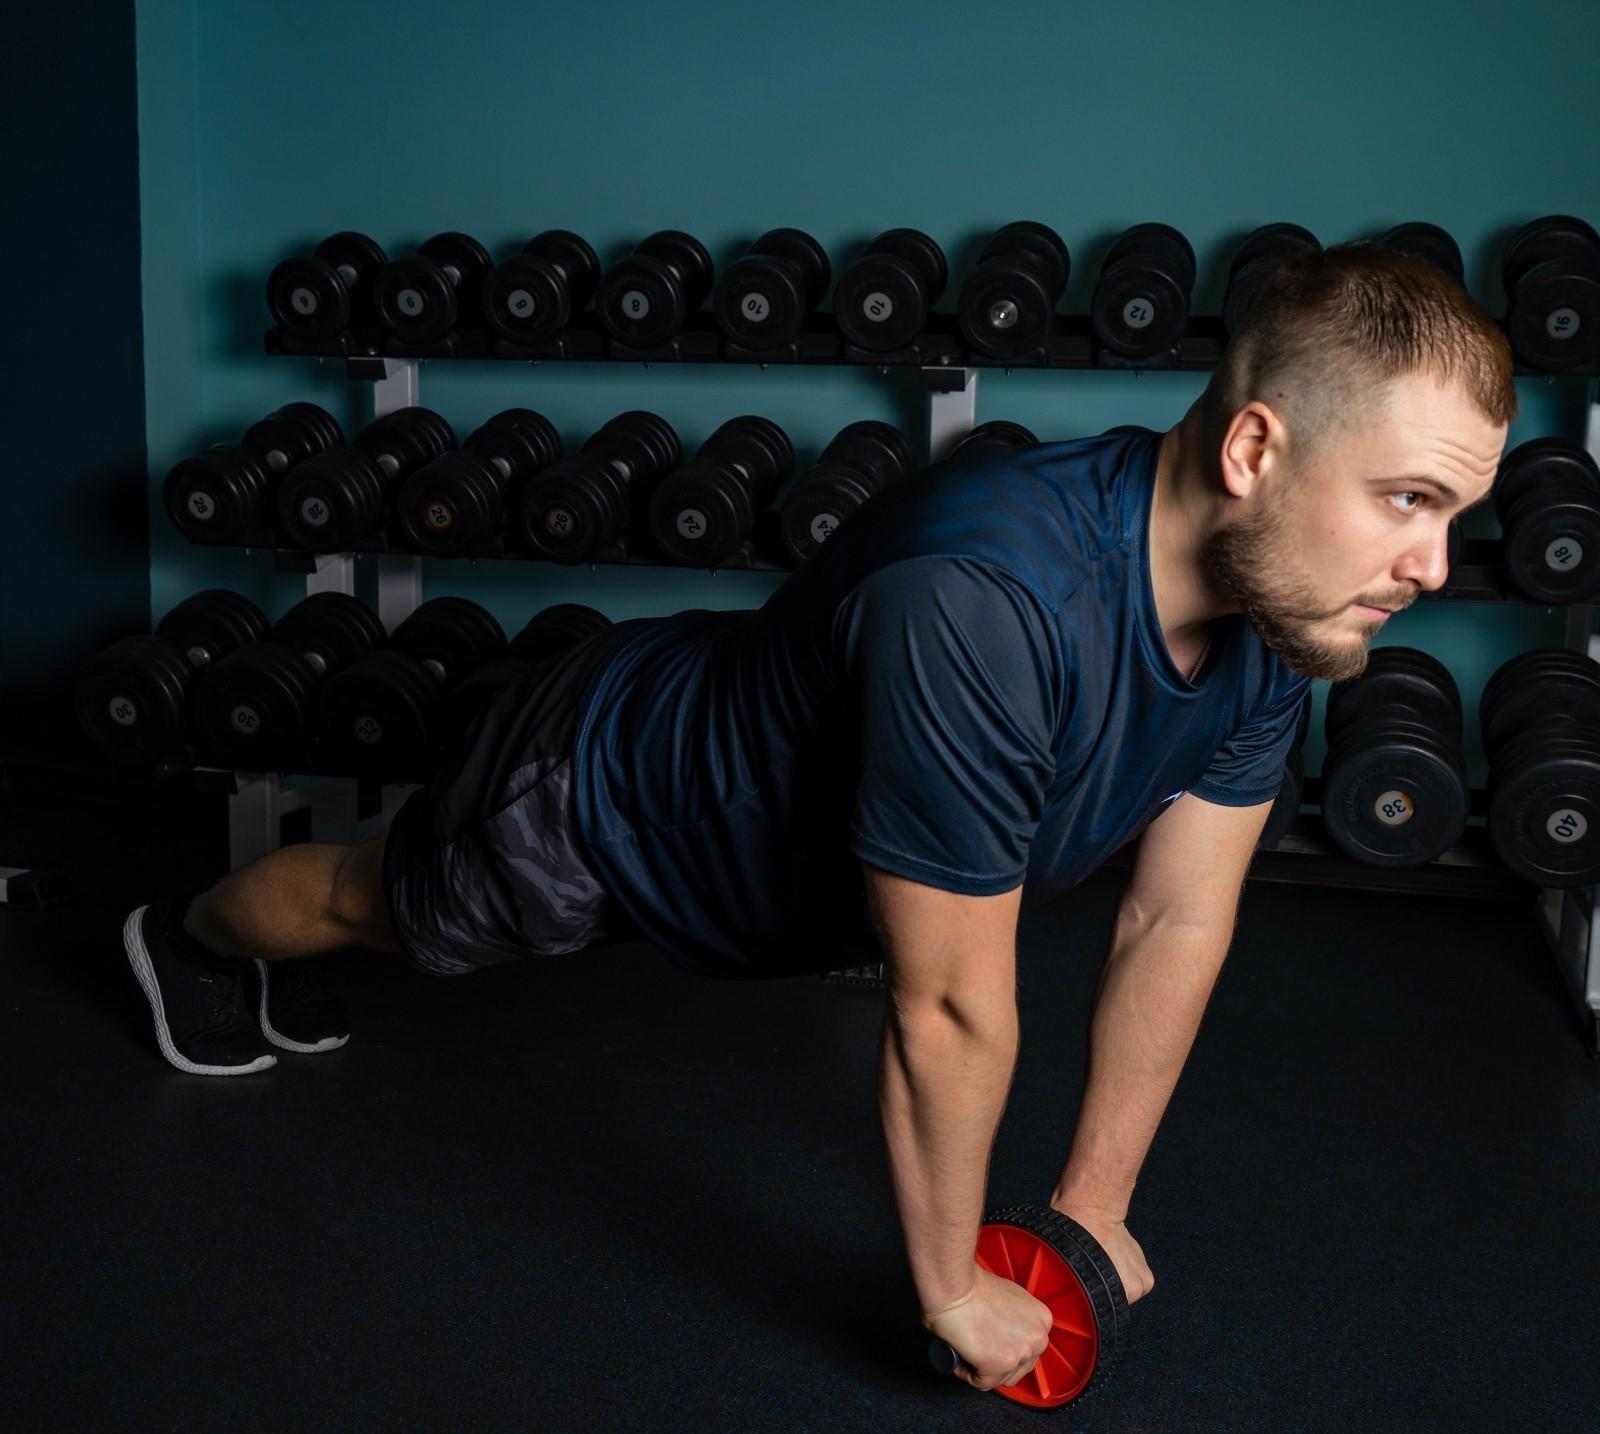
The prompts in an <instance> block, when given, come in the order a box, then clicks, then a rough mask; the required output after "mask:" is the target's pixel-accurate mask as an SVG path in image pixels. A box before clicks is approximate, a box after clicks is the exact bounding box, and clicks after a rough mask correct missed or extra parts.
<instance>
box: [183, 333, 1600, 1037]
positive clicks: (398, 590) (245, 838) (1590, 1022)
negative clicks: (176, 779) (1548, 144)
mask: <svg viewBox="0 0 1600 1434" xmlns="http://www.w3.org/2000/svg"><path fill="white" fill-rule="evenodd" d="M269 350H271V351H276V352H279V353H286V352H289V351H288V350H286V349H282V348H275V347H274V346H273V345H272V344H271V342H270V339H269ZM319 357H326V355H319ZM484 357H487V355H485V356H484ZM342 361H343V363H344V364H345V367H346V370H347V372H348V374H349V376H350V377H351V378H355V379H361V380H366V381H369V382H371V384H372V410H373V411H372V416H373V418H381V417H382V416H383V415H385V414H387V413H391V412H393V411H394V410H396V409H399V408H405V407H410V406H414V405H416V404H417V403H418V402H419V401H420V400H419V390H420V372H419V371H420V365H421V364H422V363H423V362H426V359H425V358H420V357H388V356H383V355H378V354H347V355H344V356H343V358H342ZM824 361H826V360H824ZM1184 366H1186V367H1187V366H1189V365H1188V364H1185V365H1184ZM1194 366H1195V367H1202V366H1204V365H1203V364H1201V363H1194ZM980 372H981V369H979V368H976V367H956V366H938V365H930V366H924V367H922V368H921V369H920V370H919V373H920V377H921V382H922V387H923V389H924V391H926V392H927V394H928V396H929V398H928V455H929V459H930V461H934V462H936V461H938V460H939V459H940V458H943V457H944V456H945V455H946V454H948V452H949V451H950V450H951V449H952V448H953V447H954V446H955V444H956V443H957V442H959V441H960V439H961V438H962V437H963V436H964V435H965V434H967V433H968V432H970V431H971V429H972V428H973V427H974V425H975V423H976V421H977V407H978V377H979V374H980ZM1586 413H1587V423H1586V433H1585V444H1586V446H1587V448H1588V449H1589V451H1590V452H1591V453H1593V454H1595V455H1596V456H1597V457H1600V392H1597V389H1596V381H1595V380H1592V379H1591V380H1590V381H1589V386H1588V401H1587V405H1586ZM1472 546H1473V545H1471V544H1469V545H1468V552H1467V554H1466V555H1465V558H1466V561H1464V562H1463V564H1462V568H1463V571H1462V572H1461V573H1460V574H1459V575H1458V576H1457V577H1456V579H1455V580H1453V581H1452V582H1451V584H1450V585H1449V586H1448V587H1447V589H1446V590H1445V591H1444V592H1443V593H1442V594H1440V595H1439V596H1442V597H1456V598H1462V599H1467V600H1472V599H1478V600H1485V599H1488V600H1493V599H1497V598H1499V597H1500V596H1501V593H1500V592H1499V590H1498V588H1499V585H1498V582H1497V581H1496V580H1495V579H1494V577H1493V576H1492V568H1493V565H1492V562H1491V561H1488V560H1482V561H1478V562H1474V561H1473V560H1472V559H1473V556H1474V555H1473V553H1472ZM276 556H277V561H278V564H279V566H280V568H287V569H290V570H294V571H300V572H304V573H305V575H306V592H307V594H308V595H310V594H312V593H318V592H330V591H332V592H344V593H349V594H351V595H353V596H354V595H356V587H357V575H358V570H357V567H356V557H357V556H358V555H357V554H356V553H354V552H347V553H334V554H309V553H297V552H289V551H285V550H282V549H280V550H277V555H276ZM360 556H362V557H366V558H368V559H369V560H370V562H371V563H372V564H373V566H372V568H371V569H370V570H369V572H370V579H369V589H370V587H373V586H375V589H376V592H375V594H374V593H371V592H370V590H369V593H364V594H361V595H362V596H364V597H366V599H367V600H368V601H369V602H370V603H372V605H373V606H374V607H375V609H376V611H377V613H378V616H379V618H380V620H381V621H382V622H383V625H384V628H385V630H387V631H391V632H392V631H393V630H394V628H395V627H396V626H397V625H398V624H399V623H400V622H402V621H404V620H405V618H406V617H408V616H409V615H410V614H411V613H412V612H413V611H415V610H416V608H417V607H418V606H419V604H420V603H421V601H422V591H421V589H422V573H421V558H420V557H418V556H415V555H411V554H391V553H386V552H376V553H362V554H360ZM752 566H756V567H766V566H767V565H766V564H761V563H757V564H753V565H752ZM774 571H782V569H776V568H775V569H774ZM1566 643H1567V645H1568V646H1569V647H1572V648H1574V649H1576V650H1577V651H1580V652H1585V653H1587V654H1588V655H1589V656H1590V657H1592V658H1594V659H1595V660H1597V661H1600V630H1597V619H1596V609H1595V608H1594V607H1589V606H1583V607H1572V608H1570V609H1569V610H1568V621H1567V634H1566ZM195 775H196V780H197V785H200V786H202V787H203V788H206V789H210V790H221V791H224V792H226V793H227V795H228V830H229V861H230V867H231V868H232V869H235V870H236V869H238V868H239V867H240V866H243V865H246V864H248V863H249V862H251V861H254V860H256V859H257V858H258V857H260V856H262V855H264V854H265V853H267V852H268V851H272V850H274V849H276V847H277V846H278V845H279V844H280V842H281V839H282V836H281V832H282V828H281V823H282V820H283V818H284V817H286V816H288V815H290V814H291V813H294V812H298V811H301V810H303V809H305V808H307V807H309V808H310V813H309V815H310V827H311V839H312V840H313V841H331V842H341V843H349V842H353V841H356V840H360V839H362V838H363V837H366V836H370V835H374V834H375V833H376V831H378V830H381V829H382V827H383V826H384V825H386V824H387V822H388V821H389V820H390V819H391V818H392V817H393V815H394V813H395V812H396V811H397V810H398V809H399V807H400V804H401V803H402V802H403V801H404V800H405V798H406V796H408V795H409V794H410V792H411V791H412V790H414V786H413V785H411V784H404V783H396V784H386V785H384V786H382V787H381V788H380V789H379V795H378V797H377V800H376V801H375V802H374V801H370V800H367V801H363V800H362V797H363V795H364V791H363V788H364V786H365V784H358V783H357V782H356V781H355V780H354V779H352V778H345V777H317V776H307V777H300V778H296V782H297V785H296V786H295V787H293V788H288V789H286V788H285V787H284V786H283V784H282V779H281V777H280V776H279V775H278V774H276V773H240V772H230V771H226V770H222V769H218V768H197V769H196V770H195ZM1314 791H1315V783H1314V782H1308V799H1314ZM369 808H370V809H369ZM1467 836H1468V840H1467V841H1465V842H1464V843H1463V845H1462V846H1460V847H1458V848H1455V849H1452V851H1450V852H1446V853H1445V854H1444V856H1443V857H1441V858H1440V859H1439V861H1438V862H1435V863H1429V864H1428V866H1427V867H1424V868H1419V869H1416V870H1409V869H1403V870H1394V869H1386V868H1367V867H1358V866H1357V864H1355V863H1353V862H1351V861H1350V860H1349V859H1348V858H1344V857H1342V856H1340V855H1338V854H1336V853H1332V852H1331V850H1330V848H1329V846H1328V844H1327V843H1326V841H1324V840H1323V839H1322V838H1321V836H1320V834H1318V833H1316V832H1315V831H1314V829H1313V824H1312V823H1310V822H1308V821H1307V820H1306V819H1304V818H1300V819H1298V820H1297V822H1296V824H1295V825H1294V826H1293V827H1292V828H1291V830H1290V832H1289V833H1288V834H1287V835H1286V836H1285V838H1284V839H1283V840H1282V841H1281V842H1280V844H1279V847H1278V848H1277V850H1275V851H1271V852H1263V853H1260V854H1258V856H1257V858H1256V860H1255V861H1254V862H1253V863H1252V866H1251V870H1250V875H1251V876H1252V877H1255V878H1258V879H1264V880H1278V881H1294V882H1302V883H1303V882H1305V881H1308V880H1310V881H1314V882H1318V883H1319V884H1335V885H1344V886H1350V887H1359V888H1363V889H1378V890H1401V891H1417V892H1434V893H1440V892H1444V893H1453V894H1459V895H1462V896H1485V895H1505V894H1510V893H1514V892H1516V891H1517V890H1518V889H1519V888H1520V887H1521V883H1520V882H1518V881H1516V880H1515V879H1514V878H1511V877H1510V875H1509V873H1506V872H1504V870H1503V869H1502V868H1500V867H1499V864H1498V862H1497V861H1496V859H1495V858H1494V856H1493V854H1492V852H1491V851H1490V849H1489V847H1488V844H1487V841H1486V840H1484V839H1483V834H1482V833H1481V832H1478V831H1476V830H1474V829H1469V832H1468V834H1467ZM1131 860H1132V856H1131V854H1130V853H1128V852H1126V851H1124V852H1121V853H1118V855H1117V856H1116V857H1113V858H1112V860H1111V862H1110V863H1108V864H1110V865H1114V866H1118V865H1127V864H1129V863H1131ZM1536 913H1537V919H1538V922H1539V926H1540V929H1541V930H1542V931H1543V932H1544V933H1545V936H1546V938H1547V940H1548V941H1549V943H1550V947H1551V950H1552V953H1553V954H1554V956H1555V959H1556V964H1557V966H1558V968H1559V969H1560V971H1561V973H1562V976H1563V979H1564V980H1565V981H1566V983H1567V985H1568V986H1569V988H1570V989H1571V991H1572V993H1573V996H1574V998H1575V1000H1576V1002H1577V1004H1578V1007H1579V1018H1580V1021H1581V1022H1582V1023H1583V1025H1584V1031H1585V1041H1584V1043H1585V1048H1586V1050H1587V1051H1588V1052H1589V1054H1590V1055H1591V1056H1593V1057H1595V1058H1600V921H1597V920H1596V919H1595V910H1594V888H1593V887H1582V888H1566V889H1561V888H1546V889H1542V890H1539V891H1538V892H1537V895H1536ZM827 979H829V980H832V981H840V982H843V983H845V984H853V985H866V986H881V985H882V984H883V968H882V966H881V964H880V965H872V966H863V967H849V968H844V969H842V970H839V971H834V972H830V973H829V974H828V978H827Z"/></svg>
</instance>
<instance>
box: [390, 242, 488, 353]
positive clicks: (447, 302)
mask: <svg viewBox="0 0 1600 1434" xmlns="http://www.w3.org/2000/svg"><path fill="white" fill-rule="evenodd" d="M493 267H494V264H493V261H492V260H491V259H490V257H489V251H488V250H487V249H485V248H484V247H483V245H482V244H480V243H479V242H478V241H477V240H476V239H474V238H473V237H472V236H471V235H470V234H458V233H455V232H453V231H451V232H447V233H444V234H435V235H434V236H433V238H431V239H429V240H428V241H427V242H426V243H425V244H423V245H422V247H421V248H420V249H418V250H417V252H416V253H415V254H413V255H411V256H409V257H408V258H404V259H394V260H391V261H390V262H389V263H387V264H385V265H384V266H383V268H382V269H380V270H379V271H378V275H377V278H376V280H375V281H374V283H373V293H374V298H375V302H376V305H377V311H378V318H379V320H380V321H381V322H382V324H383V326H384V328H386V329H388V331H389V332H390V333H391V334H393V335H394V337H395V338H396V339H398V340H400V341H401V342H402V343H406V344H436V343H438V342H439V341H440V340H442V339H444V338H446V337H448V336H449V334H450V333H451V332H452V331H453V330H455V329H456V328H457V327H459V326H460V325H461V324H462V323H463V322H465V321H469V320H473V319H476V318H477V316H478V315H479V314H480V313H481V312H482V306H483V297H482V291H483V281H484V280H485V279H486V278H487V277H488V275H489V271H490V270H491V269H492V268H493Z"/></svg>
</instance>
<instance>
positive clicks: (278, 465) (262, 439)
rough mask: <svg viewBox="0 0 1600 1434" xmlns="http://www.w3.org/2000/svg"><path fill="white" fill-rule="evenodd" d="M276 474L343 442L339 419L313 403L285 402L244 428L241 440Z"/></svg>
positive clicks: (284, 471) (286, 470)
mask: <svg viewBox="0 0 1600 1434" xmlns="http://www.w3.org/2000/svg"><path fill="white" fill-rule="evenodd" d="M241 441H242V442H243V444H244V446H245V447H246V448H248V449H249V450H250V451H251V452H252V453H258V454H260V455H261V458H262V460H263V461H264V462H265V463H266V465H267V469H268V471H269V472H271V473H272V474H273V475H274V476H276V475H278V474H282V473H286V472H288V471H289V469H291V468H293V467H294V465H295V464H296V463H303V462H304V461H305V460H306V459H307V458H311V457H313V456H314V455H316V454H318V453H326V452H327V451H328V449H330V448H338V447H340V446H341V445H342V444H343V443H344V431H343V430H342V429H341V428H340V427H339V421H338V420H337V419H336V418H335V417H334V416H333V415H332V414H331V413H329V412H328V410H327V409H325V408H321V407H319V406H318V405H317V404H314V403H286V404H284V405H283V407H282V408H279V409H275V410H274V411H273V412H271V413H269V414H268V415H267V416H266V417H265V418H263V419H259V420H258V421H257V422H255V423H252V424H251V425H250V427H249V428H247V429H245V432H244V438H243V439H242V440H241Z"/></svg>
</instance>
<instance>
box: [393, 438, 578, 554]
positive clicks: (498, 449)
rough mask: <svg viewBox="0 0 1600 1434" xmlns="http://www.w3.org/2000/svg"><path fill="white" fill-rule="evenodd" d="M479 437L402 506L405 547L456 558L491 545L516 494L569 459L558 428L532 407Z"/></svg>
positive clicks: (449, 457) (407, 490) (410, 491)
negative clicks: (563, 454)
mask: <svg viewBox="0 0 1600 1434" xmlns="http://www.w3.org/2000/svg"><path fill="white" fill-rule="evenodd" d="M509 414H510V415H514V416H508V415H507V414H501V415H497V416H496V417H495V418H494V419H491V420H490V421H489V422H488V423H485V424H484V425H483V426H482V427H481V428H478V429H477V430H476V431H474V432H473V433H472V435H471V436H470V437H469V438H468V439H467V441H466V442H465V443H464V444H463V445H462V446H461V448H460V450H459V451H458V452H452V453H444V454H441V455H440V456H439V457H437V458H434V459H432V460H431V461H430V462H428V463H425V464H423V466H422V467H421V468H419V469H417V470H416V471H415V472H414V473H412V474H410V475H409V476H408V477H407V478H406V479H405V480H404V481H403V482H402V483H401V484H400V487H399V490H398V493H397V495H396V497H395V500H394V518H395V527H396V529H397V531H398V534H399V538H400V541H401V542H403V543H404V544H405V545H406V546H407V547H408V548H410V549H411V550H412V551H415V552H423V553H432V554H435V555H436V556H439V557H456V556H459V555H461V554H463V553H470V552H474V551H477V550H479V549H483V548H485V547H487V546H488V545H489V544H491V543H492V542H493V541H494V539H495V536H496V535H497V534H498V533H499V532H500V530H501V528H502V527H503V526H504V523H505V516H506V507H507V502H508V494H509V493H510V492H511V491H513V490H514V489H516V488H517V487H518V486H519V485H520V484H523V483H525V482H526V481H527V480H528V479H529V478H531V477H532V476H533V475H534V474H535V473H537V472H539V471H540V470H541V469H543V468H547V467H548V466H549V465H550V464H552V463H554V462H556V461H557V460H558V459H559V458H560V457H561V438H560V435H559V434H557V432H556V430H555V426H554V425H553V424H552V423H551V422H550V421H549V419H547V418H545V417H544V416H543V415H541V414H538V413H535V412H533V410H531V409H516V410H510V411H509Z"/></svg>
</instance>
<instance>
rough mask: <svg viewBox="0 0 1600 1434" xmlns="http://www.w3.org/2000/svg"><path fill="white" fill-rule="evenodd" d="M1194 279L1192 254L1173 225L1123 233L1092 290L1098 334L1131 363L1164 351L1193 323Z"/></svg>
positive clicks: (1092, 311)
mask: <svg viewBox="0 0 1600 1434" xmlns="http://www.w3.org/2000/svg"><path fill="white" fill-rule="evenodd" d="M1194 275H1195V262H1194V250H1193V248H1191V247H1190V244H1189V241H1188V240H1187V239H1186V238H1184V236H1183V235H1182V234H1181V233H1179V232H1178V230H1176V229H1174V228H1173V227H1172V226H1171V225H1169V224H1136V225H1135V226H1134V227H1133V228H1132V229H1128V230H1125V231H1124V232H1123V233H1122V234H1121V235H1119V236H1118V238H1117V240H1116V242H1115V243H1114V244H1113V245H1112V246H1111V248H1110V250H1109V251H1107V253H1106V257H1105V260H1104V262H1103V263H1102V264H1101V266H1100V278H1099V281H1098V282H1097V283H1096V284H1095V287H1094V297H1093V299H1092V301H1091V303H1090V314H1091V321H1092V323H1093V325H1094V331H1095V336H1096V337H1097V338H1098V339H1099V340H1100V342H1101V344H1102V345H1104V346H1105V347H1106V348H1108V349H1110V350H1111V351H1112V352H1113V353H1115V354H1118V355H1120V356H1121V357H1123V358H1127V359H1148V358H1153V357H1155V356H1156V355H1157V354H1163V353H1166V352H1167V351H1168V350H1169V349H1172V348H1174V347H1175V346H1176V345H1177V342H1178V340H1179V339H1180V338H1181V337H1182V336H1183V330H1184V327H1185V326H1186V325H1187V324H1188V322H1189V301H1190V295H1191V293H1192V292H1193V290H1194Z"/></svg>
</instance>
